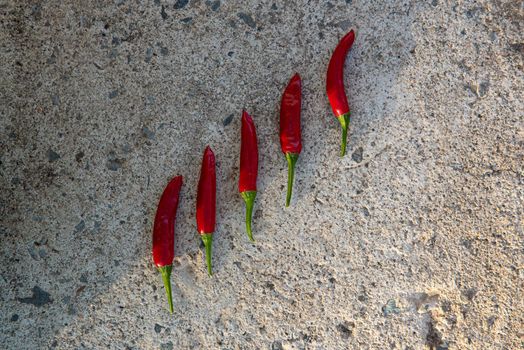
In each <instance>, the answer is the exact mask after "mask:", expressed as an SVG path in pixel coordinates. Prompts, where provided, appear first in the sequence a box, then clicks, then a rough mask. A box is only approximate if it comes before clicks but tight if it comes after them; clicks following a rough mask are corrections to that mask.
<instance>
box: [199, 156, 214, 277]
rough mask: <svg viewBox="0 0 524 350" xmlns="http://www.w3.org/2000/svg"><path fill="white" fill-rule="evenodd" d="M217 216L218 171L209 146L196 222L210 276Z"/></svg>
mask: <svg viewBox="0 0 524 350" xmlns="http://www.w3.org/2000/svg"><path fill="white" fill-rule="evenodd" d="M215 215H216V171H215V155H214V154H213V151H212V150H211V148H210V147H209V146H207V147H206V150H205V151H204V157H203V159H202V168H201V169H200V181H199V182H198V194H197V208H196V221H197V229H198V233H199V234H200V237H201V238H202V241H203V242H204V245H205V246H206V263H207V272H208V273H209V276H211V275H212V274H213V272H212V270H211V247H212V244H213V232H214V231H215Z"/></svg>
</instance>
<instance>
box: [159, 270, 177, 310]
mask: <svg viewBox="0 0 524 350" xmlns="http://www.w3.org/2000/svg"><path fill="white" fill-rule="evenodd" d="M172 269H173V265H166V266H160V267H159V268H158V271H160V273H161V274H162V281H164V288H165V290H166V295H167V302H168V303H169V311H171V313H173V296H172V294H171V270H172Z"/></svg>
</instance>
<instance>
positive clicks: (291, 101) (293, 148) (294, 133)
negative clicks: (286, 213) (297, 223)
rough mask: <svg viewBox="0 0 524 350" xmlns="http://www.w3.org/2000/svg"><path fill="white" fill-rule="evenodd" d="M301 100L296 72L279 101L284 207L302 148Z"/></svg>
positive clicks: (287, 202) (299, 82)
mask: <svg viewBox="0 0 524 350" xmlns="http://www.w3.org/2000/svg"><path fill="white" fill-rule="evenodd" d="M301 102H302V82H301V80H300V75H298V73H296V74H295V75H294V76H293V77H292V78H291V80H290V81H289V83H288V85H287V87H286V89H285V90H284V94H283V95H282V102H281V103H280V147H281V148H282V152H283V153H284V154H285V155H286V159H287V164H288V179H287V196H286V207H289V202H290V201H291V192H292V191H293V178H294V175H295V163H296V162H297V159H298V155H299V154H300V151H301V150H302V140H301V138H300V108H301Z"/></svg>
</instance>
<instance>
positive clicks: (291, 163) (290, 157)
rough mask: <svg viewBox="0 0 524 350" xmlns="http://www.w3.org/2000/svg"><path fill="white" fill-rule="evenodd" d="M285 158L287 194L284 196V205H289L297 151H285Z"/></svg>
mask: <svg viewBox="0 0 524 350" xmlns="http://www.w3.org/2000/svg"><path fill="white" fill-rule="evenodd" d="M286 159H287V196H286V207H289V203H290V202H291V193H292V191H293V178H294V177H295V164H296V162H297V159H298V153H291V152H287V153H286Z"/></svg>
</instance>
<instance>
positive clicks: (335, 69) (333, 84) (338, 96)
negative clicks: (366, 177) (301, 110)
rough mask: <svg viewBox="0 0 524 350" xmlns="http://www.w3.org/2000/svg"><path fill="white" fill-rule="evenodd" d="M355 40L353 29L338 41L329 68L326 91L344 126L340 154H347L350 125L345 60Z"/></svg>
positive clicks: (335, 112)
mask: <svg viewBox="0 0 524 350" xmlns="http://www.w3.org/2000/svg"><path fill="white" fill-rule="evenodd" d="M354 41H355V32H354V31H353V30H351V31H350V32H349V33H347V34H346V35H345V36H344V37H343V38H342V39H341V40H340V42H339V43H338V45H337V47H336V48H335V51H334V52H333V55H332V56H331V60H330V61H329V66H328V70H327V79H326V91H327V95H328V98H329V102H330V103H331V108H332V109H333V113H334V114H335V117H337V119H338V121H339V122H340V125H341V126H342V146H341V149H340V156H341V157H343V156H344V155H345V154H346V142H347V132H348V126H349V115H350V111H349V104H348V99H347V97H346V93H345V91H344V61H345V60H346V55H347V53H348V51H349V49H351V46H352V45H353V42H354Z"/></svg>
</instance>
